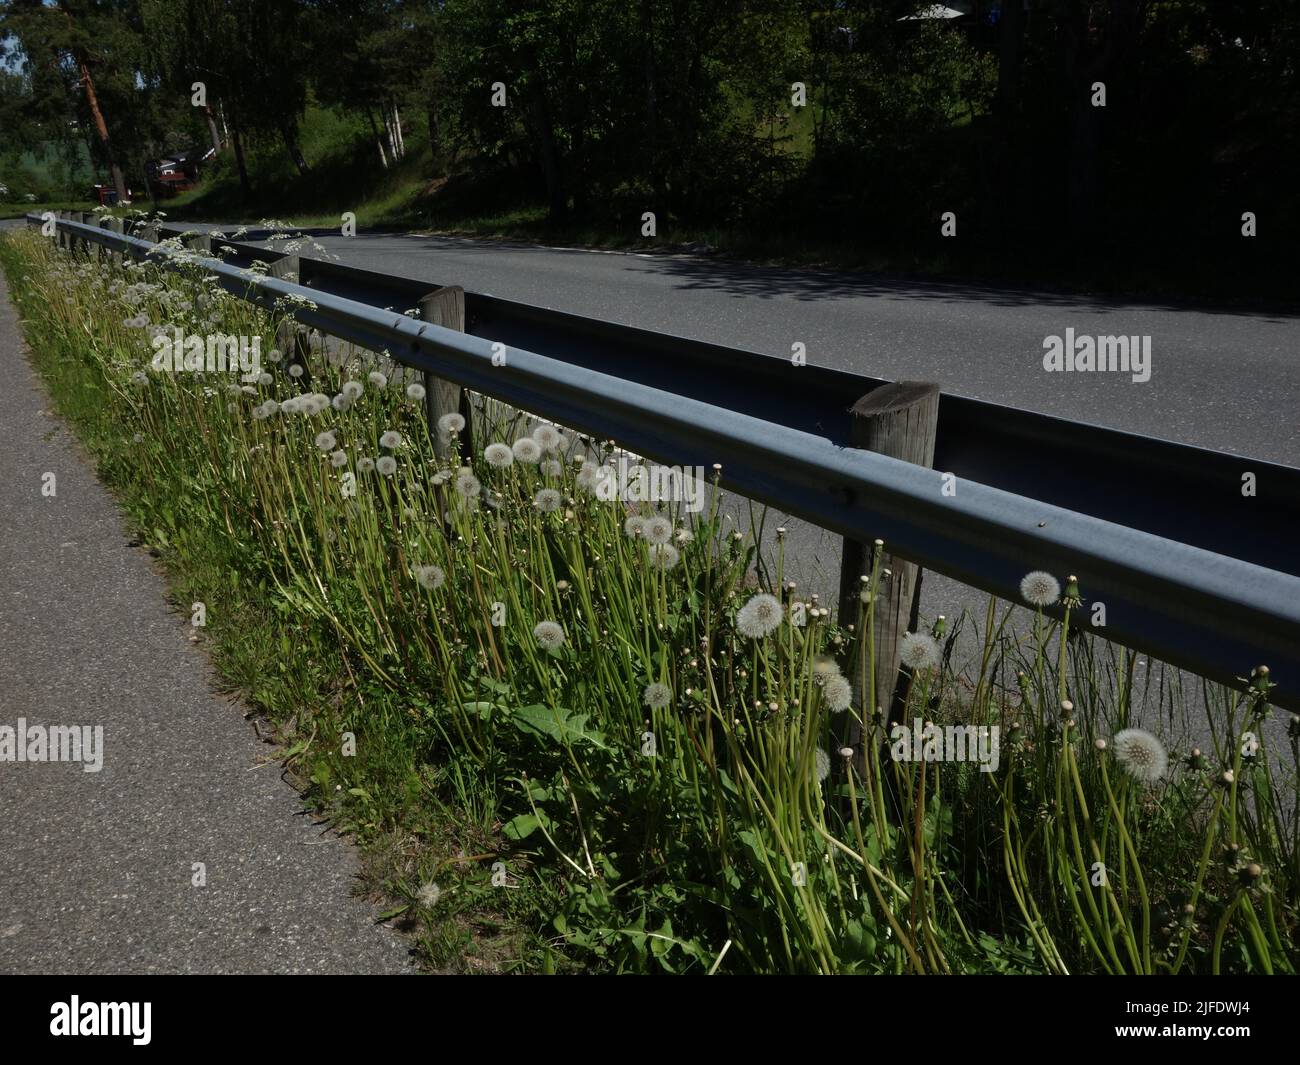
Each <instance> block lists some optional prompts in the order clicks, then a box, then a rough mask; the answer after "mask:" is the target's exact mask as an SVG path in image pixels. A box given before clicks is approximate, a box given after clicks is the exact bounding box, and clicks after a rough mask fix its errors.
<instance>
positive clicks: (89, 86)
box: [77, 55, 129, 203]
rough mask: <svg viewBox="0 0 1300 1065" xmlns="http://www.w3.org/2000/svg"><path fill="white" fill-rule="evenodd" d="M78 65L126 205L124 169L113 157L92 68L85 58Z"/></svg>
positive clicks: (111, 143) (78, 61) (118, 194)
mask: <svg viewBox="0 0 1300 1065" xmlns="http://www.w3.org/2000/svg"><path fill="white" fill-rule="evenodd" d="M77 65H78V66H79V67H80V68H81V83H82V85H84V86H85V88H86V104H87V106H88V107H89V108H90V114H91V117H92V118H93V119H94V121H95V130H96V132H98V133H99V141H100V143H101V144H102V145H103V146H104V154H105V155H106V156H108V166H109V169H110V170H111V171H112V174H113V187H114V188H115V189H117V200H118V203H125V202H126V201H127V200H128V199H129V197H128V195H127V189H126V181H125V180H124V179H123V177H122V168H121V167H120V166H118V165H117V159H116V157H115V156H114V155H113V142H112V141H111V140H109V136H108V123H107V122H106V121H104V112H103V111H102V110H101V109H100V106H99V97H98V95H96V93H95V81H94V79H93V78H92V77H91V76H90V67H88V66H87V65H86V59H85V57H84V56H82V55H78V56H77Z"/></svg>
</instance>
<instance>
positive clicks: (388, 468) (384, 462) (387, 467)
mask: <svg viewBox="0 0 1300 1065" xmlns="http://www.w3.org/2000/svg"><path fill="white" fill-rule="evenodd" d="M375 469H376V470H378V471H379V473H380V474H381V475H382V476H384V477H391V476H392V475H393V474H395V473H396V472H397V459H395V458H393V456H392V455H385V456H384V457H383V458H381V459H380V460H379V461H378V462H376V463H375Z"/></svg>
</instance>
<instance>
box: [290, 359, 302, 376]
mask: <svg viewBox="0 0 1300 1065" xmlns="http://www.w3.org/2000/svg"><path fill="white" fill-rule="evenodd" d="M289 376H290V377H293V378H298V377H301V376H302V364H301V363H297V362H294V363H290V364H289Z"/></svg>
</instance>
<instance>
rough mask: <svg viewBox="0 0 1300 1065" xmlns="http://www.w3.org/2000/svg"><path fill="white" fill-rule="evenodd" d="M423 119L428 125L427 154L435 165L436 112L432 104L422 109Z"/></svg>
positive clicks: (436, 146)
mask: <svg viewBox="0 0 1300 1065" xmlns="http://www.w3.org/2000/svg"><path fill="white" fill-rule="evenodd" d="M424 121H425V123H426V124H427V125H428V127H429V155H430V157H431V158H432V159H433V160H434V165H435V166H436V165H437V159H438V112H437V109H436V108H435V107H434V106H433V104H429V105H428V106H427V107H426V108H425V109H424Z"/></svg>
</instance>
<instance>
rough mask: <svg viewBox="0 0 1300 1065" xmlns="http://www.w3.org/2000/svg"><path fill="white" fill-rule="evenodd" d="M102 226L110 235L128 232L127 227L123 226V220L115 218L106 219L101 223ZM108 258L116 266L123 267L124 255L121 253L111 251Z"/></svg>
mask: <svg viewBox="0 0 1300 1065" xmlns="http://www.w3.org/2000/svg"><path fill="white" fill-rule="evenodd" d="M100 225H102V226H103V227H104V228H105V229H107V230H108V231H109V232H110V233H117V234H119V235H121V234H123V233H125V232H126V227H125V226H123V225H122V219H120V218H115V217H109V218H105V219H104V220H103V221H102V222H100ZM108 257H109V259H110V260H111V261H112V263H113V265H114V266H121V265H122V253H121V252H120V251H111V252H109V254H108Z"/></svg>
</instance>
